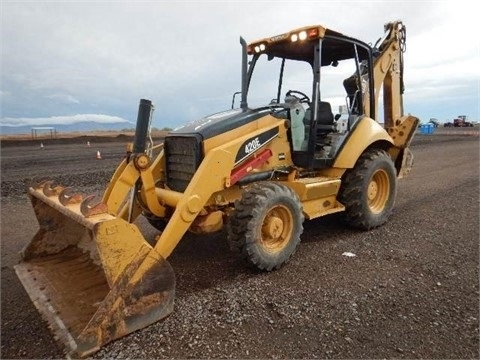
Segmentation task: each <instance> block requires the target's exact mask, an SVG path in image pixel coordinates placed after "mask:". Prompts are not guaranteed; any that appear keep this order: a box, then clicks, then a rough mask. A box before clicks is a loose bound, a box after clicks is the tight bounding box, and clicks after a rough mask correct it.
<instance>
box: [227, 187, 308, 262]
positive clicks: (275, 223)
mask: <svg viewBox="0 0 480 360" xmlns="http://www.w3.org/2000/svg"><path fill="white" fill-rule="evenodd" d="M303 220H304V217H303V212H302V205H301V203H300V200H299V199H298V196H297V194H296V193H295V192H294V191H293V190H292V189H290V188H289V187H287V186H285V185H282V184H277V183H270V182H263V183H257V184H255V185H253V186H252V187H250V188H248V189H246V190H245V192H244V193H243V195H242V198H241V199H240V200H238V201H236V202H235V211H234V212H233V214H232V215H231V216H230V219H229V222H228V224H227V232H228V243H229V245H230V248H231V249H232V250H236V251H240V253H241V254H242V256H243V257H244V259H245V260H246V261H247V262H248V263H249V264H250V265H252V266H253V267H255V268H257V269H260V270H266V271H271V270H274V269H279V268H280V267H281V266H282V265H283V264H285V263H286V262H287V261H288V260H289V259H290V258H291V256H292V255H293V254H294V253H295V251H296V249H297V246H298V244H299V243H300V235H301V234H302V232H303Z"/></svg>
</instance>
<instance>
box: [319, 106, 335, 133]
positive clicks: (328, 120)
mask: <svg viewBox="0 0 480 360" xmlns="http://www.w3.org/2000/svg"><path fill="white" fill-rule="evenodd" d="M333 120H334V117H333V113H332V106H331V105H330V103H329V102H326V101H320V102H319V103H318V116H317V134H318V133H327V132H331V131H334V130H335V125H334V122H333Z"/></svg>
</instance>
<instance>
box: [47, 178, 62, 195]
mask: <svg viewBox="0 0 480 360" xmlns="http://www.w3.org/2000/svg"><path fill="white" fill-rule="evenodd" d="M52 185H53V181H45V182H44V183H43V193H44V194H45V196H58V195H59V194H60V193H61V192H62V191H63V189H64V187H63V186H60V185H57V186H55V187H52Z"/></svg>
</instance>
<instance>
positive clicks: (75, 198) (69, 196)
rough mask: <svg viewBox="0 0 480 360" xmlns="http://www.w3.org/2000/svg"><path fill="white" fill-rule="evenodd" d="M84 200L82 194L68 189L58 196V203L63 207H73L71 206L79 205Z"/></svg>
mask: <svg viewBox="0 0 480 360" xmlns="http://www.w3.org/2000/svg"><path fill="white" fill-rule="evenodd" d="M82 200H83V196H82V194H79V193H77V192H75V191H74V190H73V189H72V188H70V187H66V188H65V189H63V190H62V192H61V193H60V194H58V201H60V204H62V205H63V206H67V205H71V204H79V203H81V202H82Z"/></svg>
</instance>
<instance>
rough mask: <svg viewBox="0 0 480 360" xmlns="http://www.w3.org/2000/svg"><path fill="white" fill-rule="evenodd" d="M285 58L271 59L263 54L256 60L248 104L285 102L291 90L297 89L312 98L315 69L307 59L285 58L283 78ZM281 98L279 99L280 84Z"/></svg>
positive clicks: (264, 104)
mask: <svg viewBox="0 0 480 360" xmlns="http://www.w3.org/2000/svg"><path fill="white" fill-rule="evenodd" d="M282 62H283V59H281V58H278V57H275V58H273V59H271V60H269V59H268V57H267V55H265V54H262V55H260V56H259V58H258V59H257V61H256V62H255V65H254V66H255V68H254V71H253V75H252V78H251V80H250V86H249V89H248V105H249V106H250V107H252V108H256V107H260V106H266V105H268V104H270V103H272V102H277V101H278V102H284V101H285V94H286V92H287V91H289V90H296V91H300V92H302V93H304V94H305V95H307V96H308V97H309V98H310V99H311V98H312V84H313V71H312V67H311V65H310V64H309V63H308V62H306V61H298V60H288V59H286V60H285V64H284V68H283V79H281V71H282ZM280 81H282V83H281V88H280V98H279V99H278V92H279V84H280Z"/></svg>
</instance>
